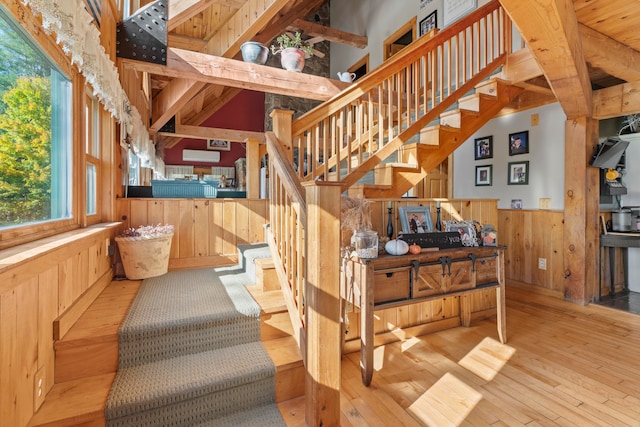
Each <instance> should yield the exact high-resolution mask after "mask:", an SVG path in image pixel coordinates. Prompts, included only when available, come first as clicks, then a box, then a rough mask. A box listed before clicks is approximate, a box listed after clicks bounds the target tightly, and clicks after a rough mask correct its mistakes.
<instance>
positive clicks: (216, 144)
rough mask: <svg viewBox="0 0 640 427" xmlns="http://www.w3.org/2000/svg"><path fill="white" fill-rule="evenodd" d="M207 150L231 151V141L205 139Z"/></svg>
mask: <svg viewBox="0 0 640 427" xmlns="http://www.w3.org/2000/svg"><path fill="white" fill-rule="evenodd" d="M207 150H218V151H231V141H224V140H222V139H207Z"/></svg>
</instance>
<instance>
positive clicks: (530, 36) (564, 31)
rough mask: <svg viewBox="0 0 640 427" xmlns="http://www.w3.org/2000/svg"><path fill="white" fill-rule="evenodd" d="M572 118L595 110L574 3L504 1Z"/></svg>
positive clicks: (557, 0) (546, 0)
mask: <svg viewBox="0 0 640 427" xmlns="http://www.w3.org/2000/svg"><path fill="white" fill-rule="evenodd" d="M500 3H501V4H502V6H503V7H504V8H505V10H506V11H507V13H508V14H509V15H510V16H511V19H512V20H513V21H514V22H515V23H516V26H517V27H518V30H519V31H520V34H521V35H522V37H523V39H524V40H525V41H526V43H527V45H528V46H529V48H530V49H531V52H532V54H533V56H534V57H535V58H536V60H537V62H538V64H539V65H540V67H541V68H542V69H543V70H544V74H545V76H546V78H547V81H548V82H549V84H550V85H551V89H552V90H553V92H554V94H555V95H556V98H557V99H558V101H559V102H560V105H562V109H563V110H564V112H565V114H566V115H567V117H568V118H575V117H588V116H590V115H591V111H592V101H591V82H590V80H589V74H588V70H587V64H586V61H585V58H584V55H583V51H582V44H581V41H580V36H579V31H578V20H577V17H576V14H575V10H574V8H573V2H572V1H571V0H536V1H535V2H524V1H522V0H500Z"/></svg>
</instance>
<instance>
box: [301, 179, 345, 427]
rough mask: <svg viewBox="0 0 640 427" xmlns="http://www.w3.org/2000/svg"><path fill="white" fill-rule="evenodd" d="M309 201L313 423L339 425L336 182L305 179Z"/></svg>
mask: <svg viewBox="0 0 640 427" xmlns="http://www.w3.org/2000/svg"><path fill="white" fill-rule="evenodd" d="M304 187H305V194H306V202H307V227H306V234H307V236H306V252H307V257H306V264H307V281H306V284H305V308H306V316H305V329H306V332H307V340H306V378H305V393H306V395H305V408H306V409H305V421H306V424H307V425H308V426H338V425H340V376H341V372H340V358H341V342H342V340H341V335H340V334H341V327H340V193H341V191H342V190H341V187H340V184H339V183H335V182H326V181H319V182H308V183H305V184H304Z"/></svg>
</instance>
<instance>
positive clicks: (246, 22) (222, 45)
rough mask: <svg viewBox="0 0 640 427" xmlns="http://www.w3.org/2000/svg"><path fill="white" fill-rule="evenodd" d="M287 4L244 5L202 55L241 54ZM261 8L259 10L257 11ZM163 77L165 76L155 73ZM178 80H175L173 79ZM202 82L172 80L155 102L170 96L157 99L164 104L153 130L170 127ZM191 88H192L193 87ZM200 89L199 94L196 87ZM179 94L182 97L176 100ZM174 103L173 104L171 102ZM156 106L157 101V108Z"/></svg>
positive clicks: (276, 0) (282, 0) (277, 0)
mask: <svg viewBox="0 0 640 427" xmlns="http://www.w3.org/2000/svg"><path fill="white" fill-rule="evenodd" d="M287 3H288V0H265V1H261V2H255V1H247V2H246V3H244V5H243V6H242V8H240V9H239V10H238V11H237V12H236V13H235V15H234V18H232V19H231V20H230V21H229V25H226V26H225V28H224V31H222V30H221V31H219V32H218V33H217V34H216V35H215V36H214V37H212V38H211V39H210V40H209V41H208V42H207V44H206V45H205V46H204V48H203V51H204V52H206V53H213V54H216V55H218V56H219V57H225V58H232V57H233V56H235V55H236V54H237V53H238V52H239V51H240V45H241V44H242V43H243V42H245V41H247V40H249V39H250V38H251V37H252V36H253V35H254V34H255V33H256V32H258V31H260V29H262V28H263V26H264V25H266V24H267V23H268V22H269V21H270V20H271V19H273V17H274V16H276V15H277V14H278V12H279V11H280V10H281V9H282V8H283V7H285V6H286V5H287ZM258 6H259V7H258ZM153 74H161V75H162V74H164V73H153ZM174 77H175V76H174ZM202 82H203V81H202V80H197V79H196V80H195V81H194V80H191V81H186V82H180V81H176V79H174V80H172V81H171V82H170V83H169V84H168V85H167V86H166V87H165V88H164V89H163V90H162V91H161V92H160V93H159V94H158V95H156V98H158V97H160V96H162V94H163V92H165V91H168V92H170V93H168V94H166V95H164V99H158V104H160V103H162V106H161V107H160V105H159V107H160V108H162V111H163V113H162V114H153V117H154V120H152V122H153V123H152V125H151V126H152V129H155V130H157V129H160V128H161V127H162V126H164V125H165V123H167V121H169V120H170V119H171V117H173V116H174V115H175V114H176V113H178V111H180V109H181V108H182V107H183V106H184V105H185V104H186V103H188V102H189V100H191V98H192V97H193V96H194V95H195V93H197V92H199V90H200V89H202V87H203V86H201V84H202ZM190 86H191V87H190ZM197 86H200V87H199V88H198V90H197V91H196V90H195V89H196V87H197ZM176 94H178V95H180V94H181V95H180V96H177V97H176ZM170 99H171V100H173V102H171V103H167V102H169V100H170ZM155 104H156V102H155V100H154V105H155Z"/></svg>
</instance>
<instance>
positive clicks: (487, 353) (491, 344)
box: [458, 337, 516, 381]
mask: <svg viewBox="0 0 640 427" xmlns="http://www.w3.org/2000/svg"><path fill="white" fill-rule="evenodd" d="M515 352H516V350H515V349H514V348H513V347H510V346H508V345H506V344H501V343H500V342H498V341H496V340H495V339H493V338H489V337H487V338H485V339H483V340H482V341H481V342H480V343H479V344H478V345H477V346H475V347H474V348H473V350H471V351H470V352H469V353H467V355H466V356H465V357H463V358H462V360H460V362H458V363H459V365H460V366H462V367H464V368H466V369H468V370H469V371H471V372H473V373H474V374H476V375H477V376H479V377H480V378H482V379H484V380H487V381H491V380H492V379H493V378H494V377H495V376H496V375H497V374H498V372H500V370H501V369H502V367H503V366H504V365H506V364H507V362H508V361H509V359H510V358H511V356H513V354H514V353H515Z"/></svg>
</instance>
